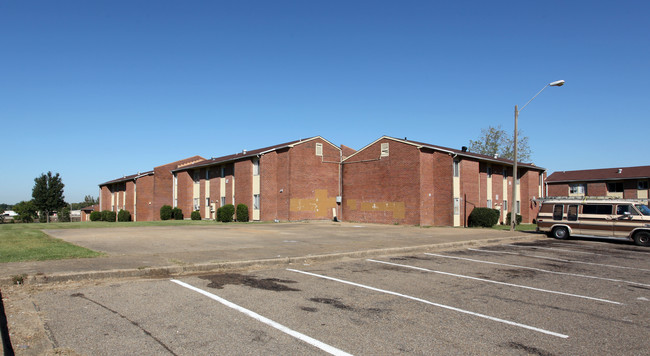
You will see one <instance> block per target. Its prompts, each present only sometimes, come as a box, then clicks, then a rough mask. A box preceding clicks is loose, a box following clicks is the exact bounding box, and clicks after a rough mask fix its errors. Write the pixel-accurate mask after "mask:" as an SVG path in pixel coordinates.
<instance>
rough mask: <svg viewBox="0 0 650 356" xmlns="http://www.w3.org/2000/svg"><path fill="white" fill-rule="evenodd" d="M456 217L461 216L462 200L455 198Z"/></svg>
mask: <svg viewBox="0 0 650 356" xmlns="http://www.w3.org/2000/svg"><path fill="white" fill-rule="evenodd" d="M454 215H460V198H454Z"/></svg>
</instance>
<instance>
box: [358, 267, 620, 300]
mask: <svg viewBox="0 0 650 356" xmlns="http://www.w3.org/2000/svg"><path fill="white" fill-rule="evenodd" d="M366 261H370V262H376V263H383V264H387V265H391V266H397V267H404V268H410V269H415V270H419V271H424V272H431V273H438V274H442V275H446V276H452V277H458V278H466V279H472V280H475V281H481V282H487V283H494V284H501V285H504V286H509V287H516V288H524V289H530V290H534V291H537V292H544V293H552V294H559V295H564V296H568V297H576V298H583V299H589V300H595V301H598V302H604V303H611V304H618V305H621V304H622V303H619V302H614V301H611V300H607V299H600V298H594V297H588V296H585V295H579V294H571V293H564V292H558V291H553V290H548V289H541V288H535V287H529V286H523V285H520V284H512V283H506V282H499V281H493V280H490V279H485V278H478V277H471V276H465V275H462V274H455V273H449V272H442V271H435V270H431V269H428V268H422V267H415V266H409V265H403V264H399V263H392V262H385V261H378V260H371V259H367V260H366Z"/></svg>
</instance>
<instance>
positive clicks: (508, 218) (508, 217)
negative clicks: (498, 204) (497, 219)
mask: <svg viewBox="0 0 650 356" xmlns="http://www.w3.org/2000/svg"><path fill="white" fill-rule="evenodd" d="M521 221H522V217H521V215H519V214H517V220H516V221H515V225H519V224H521ZM510 224H511V220H510V213H508V214H507V215H506V225H510Z"/></svg>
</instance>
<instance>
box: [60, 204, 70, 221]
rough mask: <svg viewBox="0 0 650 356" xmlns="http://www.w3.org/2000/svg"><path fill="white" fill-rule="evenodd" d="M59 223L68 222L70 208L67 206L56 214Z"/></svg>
mask: <svg viewBox="0 0 650 356" xmlns="http://www.w3.org/2000/svg"><path fill="white" fill-rule="evenodd" d="M57 215H58V219H59V222H70V208H68V207H67V206H66V207H64V208H62V209H59V211H58V212H57Z"/></svg>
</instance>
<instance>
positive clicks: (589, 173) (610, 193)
mask: <svg viewBox="0 0 650 356" xmlns="http://www.w3.org/2000/svg"><path fill="white" fill-rule="evenodd" d="M649 182H650V166H637V167H622V168H603V169H586V170H580V171H562V172H554V173H553V174H551V175H550V176H548V178H547V179H546V190H547V195H548V196H555V197H560V196H561V197H566V196H570V197H611V198H623V199H642V200H646V201H648V185H649Z"/></svg>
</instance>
